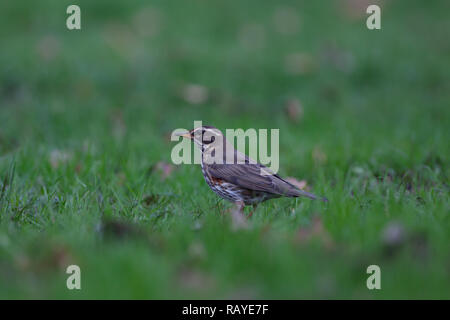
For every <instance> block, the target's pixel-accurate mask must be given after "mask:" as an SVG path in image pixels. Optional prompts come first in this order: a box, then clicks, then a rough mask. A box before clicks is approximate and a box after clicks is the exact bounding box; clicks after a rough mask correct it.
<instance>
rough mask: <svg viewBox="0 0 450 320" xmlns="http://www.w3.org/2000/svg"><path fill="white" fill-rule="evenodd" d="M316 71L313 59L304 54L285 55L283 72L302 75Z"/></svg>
mask: <svg viewBox="0 0 450 320" xmlns="http://www.w3.org/2000/svg"><path fill="white" fill-rule="evenodd" d="M315 69H316V62H315V60H314V58H313V57H312V56H311V55H310V54H308V53H304V52H295V53H290V54H288V55H286V57H285V58H284V71H285V72H286V73H287V74H291V75H303V74H308V73H311V72H313V71H314V70H315Z"/></svg>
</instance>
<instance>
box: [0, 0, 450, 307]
mask: <svg viewBox="0 0 450 320" xmlns="http://www.w3.org/2000/svg"><path fill="white" fill-rule="evenodd" d="M72 3H73V2H70V1H39V5H37V3H36V4H31V3H29V2H25V1H3V2H2V3H1V4H0V17H1V18H0V47H1V48H2V49H1V50H0V66H1V67H0V298H68V299H72V298H150V299H152V298H287V299H299V298H358V299H360V298H375V299H378V298H379V299H382V298H447V299H448V298H450V288H449V283H450V252H449V250H448V249H449V243H450V232H449V231H450V219H449V211H450V210H449V184H448V183H449V182H448V181H449V176H450V170H449V144H448V141H449V138H450V129H449V123H450V111H449V110H450V105H449V102H450V85H449V84H450V81H449V73H450V59H449V51H450V41H449V39H450V35H449V30H450V20H449V19H448V12H449V9H450V7H449V3H448V1H433V2H430V3H428V2H427V3H426V4H424V3H423V2H422V1H409V0H408V1H406V0H404V1H392V2H390V1H384V5H382V29H381V30H380V31H369V30H368V29H367V28H366V27H365V17H366V14H365V8H362V9H359V11H356V13H358V12H359V14H360V17H353V15H352V14H351V12H352V10H351V8H349V7H347V6H346V5H345V4H346V3H350V1H282V2H280V1H277V2H272V1H261V0H254V1H245V2H244V1H201V0H195V1H189V2H181V1H152V3H151V4H149V3H148V2H146V1H137V0H133V1H126V2H120V3H119V2H118V1H96V2H95V4H94V3H93V2H92V1H77V3H78V4H79V5H80V7H81V11H82V30H80V31H68V30H67V29H66V28H65V19H66V14H65V10H66V7H67V6H68V5H69V4H72ZM144 8H150V9H148V10H142V9H144ZM280 8H281V9H280ZM282 8H290V9H289V10H290V11H289V12H294V17H293V18H289V17H290V15H289V14H287V16H283V13H282V12H284V11H283V9H282ZM354 10H356V9H354ZM285 11H286V10H285ZM276 12H278V15H279V16H281V18H278V22H276V21H275V20H276V19H275V20H274V16H276V15H277V14H276ZM280 12H281V13H280ZM139 15H141V16H140V17H141V18H139ZM285 15H286V14H285ZM295 17H297V18H298V20H296V18H295ZM280 20H281V22H280ZM289 21H291V22H289ZM284 22H288V24H287V25H285V24H283V23H284ZM289 23H290V24H289ZM280 24H281V26H280ZM277 25H278V27H277ZM290 25H294V28H293V30H291V29H289V28H290V27H289V26H290ZM280 28H281V29H282V30H284V29H283V28H287V31H288V32H287V34H285V33H280V30H279V29H280ZM289 31H291V33H290V32H289ZM293 54H301V57H303V58H301V59H300V60H301V68H302V69H301V71H302V72H300V73H295V72H294V73H293V71H295V67H296V66H292V62H291V63H290V64H289V62H286V61H292V60H294V62H293V64H295V57H296V56H295V55H294V56H293ZM289 57H291V58H289ZM292 57H294V58H292ZM302 59H303V60H302ZM302 63H303V64H302ZM188 84H199V85H201V86H204V87H205V88H206V89H207V91H208V95H207V97H206V99H205V100H204V101H201V103H199V104H191V103H189V102H188V101H187V100H186V98H184V97H183V94H182V92H183V90H184V89H183V88H185V86H186V85H188ZM292 99H294V100H295V99H296V100H298V101H300V102H301V105H302V108H303V114H302V116H301V117H300V118H299V119H298V121H297V122H295V121H293V119H291V117H289V116H288V115H287V114H286V112H284V109H285V105H286V103H287V101H289V100H292ZM194 120H203V123H205V124H209V125H214V126H216V127H218V128H220V129H225V128H244V129H247V128H257V129H258V128H269V129H270V128H279V129H280V172H279V173H280V174H281V175H282V176H292V177H296V178H297V179H305V180H306V181H307V183H308V186H309V187H310V188H311V191H312V192H314V193H316V194H320V195H324V196H326V197H327V198H328V199H329V200H330V201H329V202H328V203H322V202H314V201H310V200H308V199H297V200H296V199H277V200H272V201H268V202H265V203H264V204H262V205H261V206H259V208H258V209H257V210H256V212H255V213H254V214H253V217H252V218H251V219H250V220H249V229H248V230H238V231H233V230H232V228H231V224H230V218H229V215H228V214H227V212H226V211H227V209H228V208H229V206H230V205H229V204H227V203H226V202H224V201H223V200H219V199H218V198H217V196H216V195H215V194H214V193H213V192H211V191H210V190H209V188H208V186H207V185H206V184H205V182H204V181H203V177H202V175H201V170H200V168H199V167H198V166H193V165H182V166H179V167H176V169H175V170H174V171H173V172H172V173H171V174H170V175H169V176H168V177H167V178H166V179H163V178H162V176H161V173H160V172H158V170H152V168H154V167H155V164H157V163H158V162H170V152H171V148H172V147H173V146H174V143H173V142H170V141H169V139H168V137H167V135H168V134H169V133H170V132H171V131H172V130H174V129H175V128H191V127H192V125H193V121H194ZM390 229H394V230H397V231H398V232H399V233H400V237H399V238H398V239H397V240H396V239H387V238H386V235H385V233H388V232H389V230H390ZM69 264H77V265H79V266H80V268H81V274H82V284H81V285H82V290H80V291H75V290H74V291H69V290H67V288H66V279H67V276H68V275H66V274H65V269H66V267H67V266H68V265H69ZM371 264H376V265H379V266H380V267H381V286H382V289H381V290H378V291H377V290H374V291H369V290H368V289H367V288H366V279H367V277H368V275H367V274H366V268H367V267H368V266H369V265H371Z"/></svg>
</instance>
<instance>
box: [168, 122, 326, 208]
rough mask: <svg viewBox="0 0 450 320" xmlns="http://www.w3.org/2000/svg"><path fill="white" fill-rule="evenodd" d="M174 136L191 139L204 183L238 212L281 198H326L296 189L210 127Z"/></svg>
mask: <svg viewBox="0 0 450 320" xmlns="http://www.w3.org/2000/svg"><path fill="white" fill-rule="evenodd" d="M176 135H177V136H181V137H183V138H187V139H189V140H192V141H193V142H194V143H195V144H196V145H197V146H198V147H199V149H200V151H201V168H202V173H203V177H204V178H205V181H206V183H207V184H208V186H209V187H210V188H211V189H212V190H213V191H214V192H215V193H216V194H217V195H218V196H220V197H221V198H223V199H226V200H229V201H231V202H233V203H234V204H235V206H236V208H237V210H238V211H239V212H241V213H242V212H243V209H244V207H245V206H248V205H252V206H253V209H256V206H257V205H258V204H259V203H261V202H264V201H266V200H269V199H274V198H280V197H290V198H297V197H306V198H310V199H313V200H322V201H325V202H327V201H328V200H327V199H326V198H325V197H319V196H316V195H314V194H312V193H309V192H306V191H304V190H301V189H299V188H297V187H296V186H294V185H293V184H291V183H289V182H288V181H286V180H285V179H283V178H282V177H280V176H279V175H278V174H276V173H274V172H272V171H271V170H270V169H269V168H267V167H266V166H264V165H262V164H260V163H258V162H256V161H255V160H253V159H251V158H249V157H248V156H247V155H245V154H244V153H242V152H240V151H238V150H236V149H234V147H233V145H232V144H231V143H230V142H228V141H227V140H226V139H225V137H224V135H223V134H222V132H221V131H220V130H219V129H217V128H215V127H213V126H206V125H202V126H199V127H197V128H194V129H192V130H189V131H184V132H179V133H177V134H176ZM227 151H228V152H227ZM218 160H219V161H218ZM220 160H221V161H220ZM252 213H253V212H252ZM252 213H251V214H252Z"/></svg>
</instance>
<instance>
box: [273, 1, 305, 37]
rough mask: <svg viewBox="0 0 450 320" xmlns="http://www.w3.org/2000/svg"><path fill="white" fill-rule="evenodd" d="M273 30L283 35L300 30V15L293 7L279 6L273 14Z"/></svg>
mask: <svg viewBox="0 0 450 320" xmlns="http://www.w3.org/2000/svg"><path fill="white" fill-rule="evenodd" d="M273 22H274V24H275V30H276V31H277V32H279V33H281V34H284V35H291V34H295V33H297V32H298V31H299V30H300V17H299V16H298V14H297V12H296V11H295V9H294V8H290V7H280V8H277V9H276V10H275V13H274V16H273Z"/></svg>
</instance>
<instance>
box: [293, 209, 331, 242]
mask: <svg viewBox="0 0 450 320" xmlns="http://www.w3.org/2000/svg"><path fill="white" fill-rule="evenodd" d="M313 239H318V240H320V241H321V243H322V244H323V245H324V246H325V247H327V248H329V249H330V248H332V247H334V243H333V240H332V239H331V237H330V235H329V234H328V232H327V231H326V230H325V228H324V227H323V223H322V220H321V219H320V218H319V217H317V216H315V217H313V219H312V221H311V225H310V226H308V227H306V228H300V230H299V231H298V233H297V237H296V241H297V243H300V244H305V243H309V242H310V241H311V240H313Z"/></svg>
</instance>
